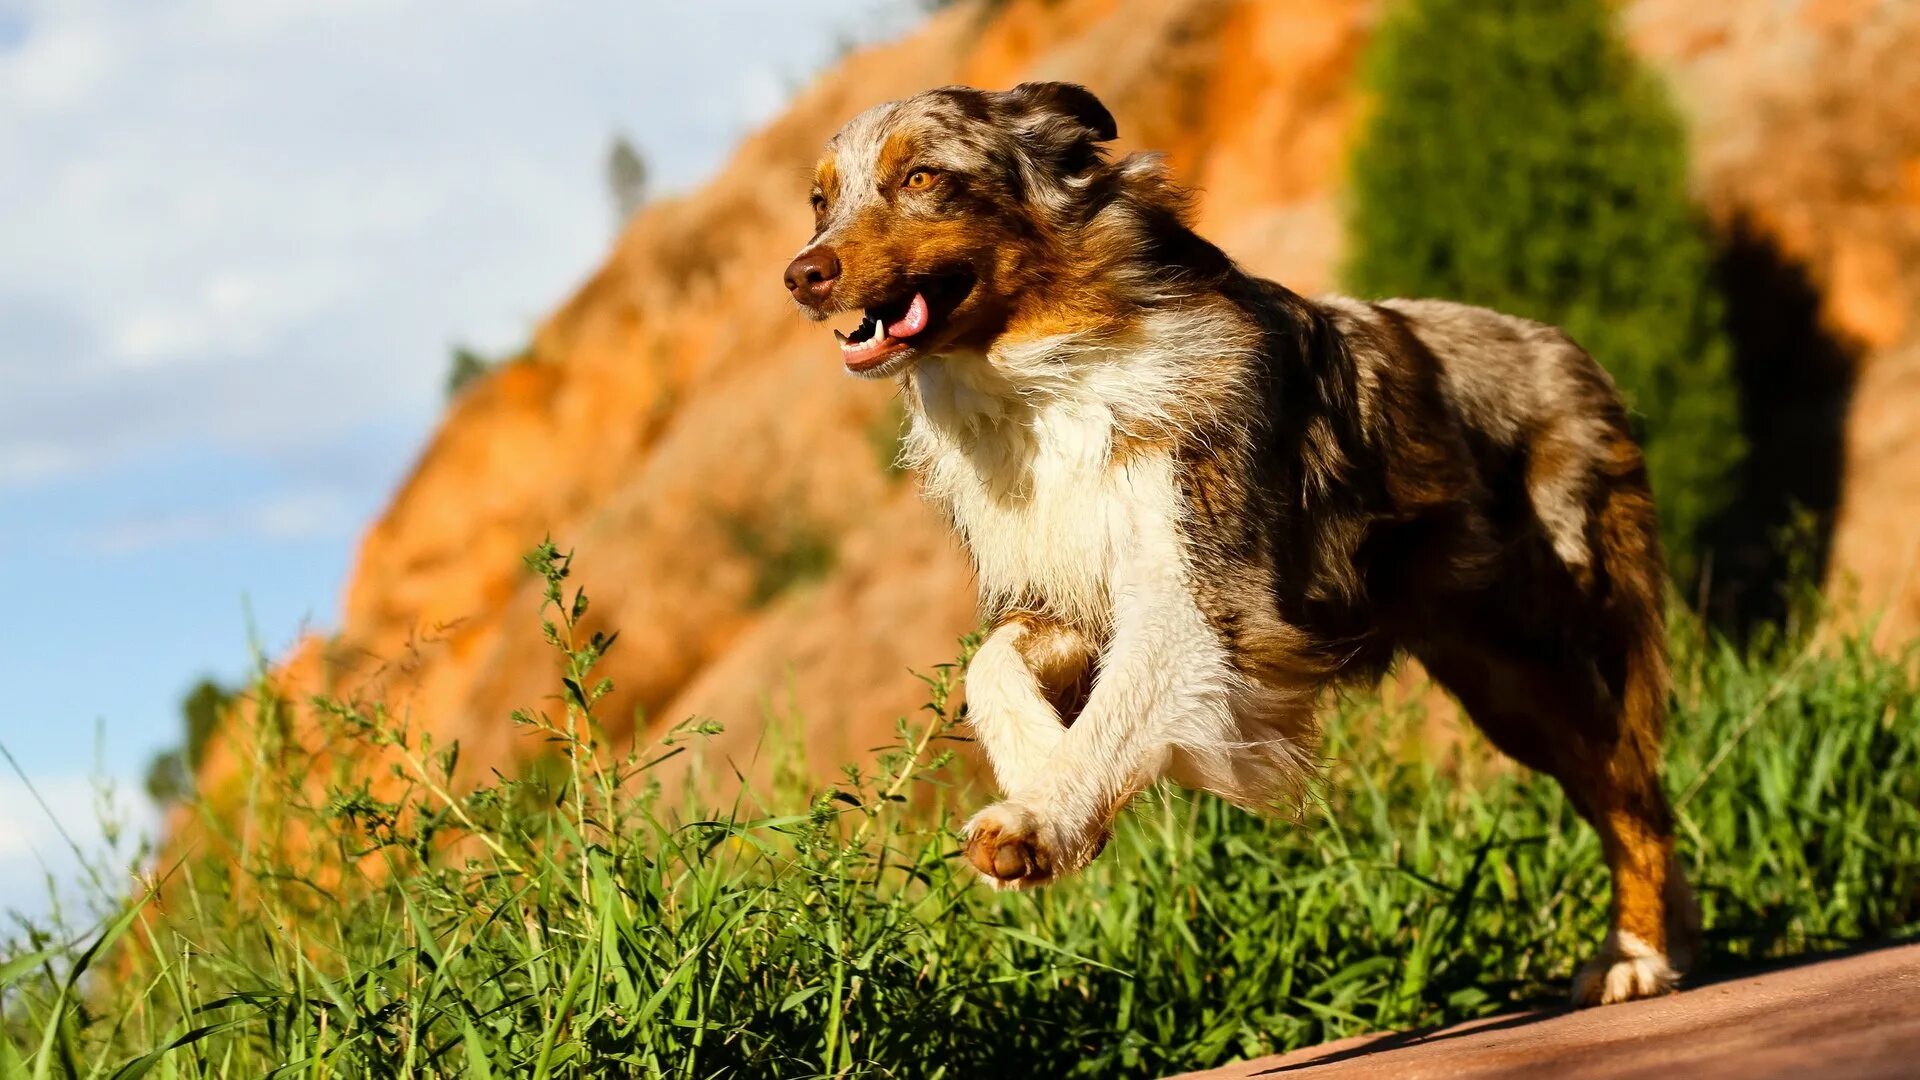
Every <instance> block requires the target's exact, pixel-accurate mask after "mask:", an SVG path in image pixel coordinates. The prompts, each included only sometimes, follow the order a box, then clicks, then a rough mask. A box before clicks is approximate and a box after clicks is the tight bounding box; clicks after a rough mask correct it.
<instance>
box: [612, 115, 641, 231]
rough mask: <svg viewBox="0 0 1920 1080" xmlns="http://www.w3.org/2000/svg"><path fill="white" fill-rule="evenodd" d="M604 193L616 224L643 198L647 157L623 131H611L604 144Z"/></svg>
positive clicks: (639, 206)
mask: <svg viewBox="0 0 1920 1080" xmlns="http://www.w3.org/2000/svg"><path fill="white" fill-rule="evenodd" d="M607 193H608V195H609V196H610V197H611V198H612V199H613V215H614V219H615V223H616V224H617V225H625V224H626V223H627V219H629V218H631V217H633V215H634V213H635V212H636V211H638V210H639V209H640V208H641V207H642V206H644V205H646V202H647V160H646V159H645V158H643V157H641V156H640V151H638V150H636V149H634V148H633V143H632V142H630V141H628V139H627V137H626V136H625V135H615V136H614V137H613V145H612V146H609V147H608V148H607Z"/></svg>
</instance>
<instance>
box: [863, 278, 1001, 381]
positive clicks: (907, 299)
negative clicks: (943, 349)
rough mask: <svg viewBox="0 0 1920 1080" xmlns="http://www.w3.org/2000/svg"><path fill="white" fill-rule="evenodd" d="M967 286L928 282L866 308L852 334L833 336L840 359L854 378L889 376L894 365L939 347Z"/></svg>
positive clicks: (953, 283)
mask: <svg viewBox="0 0 1920 1080" xmlns="http://www.w3.org/2000/svg"><path fill="white" fill-rule="evenodd" d="M969 286H970V283H963V282H931V283H928V284H926V285H924V286H920V287H916V288H914V289H912V290H911V291H910V292H908V293H906V294H905V295H904V296H900V297H896V298H894V299H892V300H889V301H886V302H884V303H879V304H874V305H872V306H870V307H868V308H867V309H866V318H864V319H862V320H861V321H860V325H859V326H856V327H854V329H853V332H852V333H847V334H843V333H841V332H840V331H838V330H835V331H834V332H833V336H834V337H836V338H838V339H839V341H840V359H841V360H842V362H844V363H845V364H846V365H847V370H848V371H851V372H853V373H854V374H856V375H883V374H888V373H890V372H891V371H892V370H894V369H895V368H896V367H897V366H898V365H897V364H896V363H895V361H901V362H904V361H905V360H906V359H907V358H908V357H911V356H916V355H919V354H921V353H923V352H926V351H927V350H928V349H929V348H931V347H933V346H935V345H937V344H939V338H940V336H941V333H942V332H943V331H944V330H945V329H946V322H947V316H948V315H950V314H951V313H952V312H953V308H954V305H955V304H956V303H958V301H959V299H960V298H961V297H964V296H965V294H966V291H967V288H968V287H969Z"/></svg>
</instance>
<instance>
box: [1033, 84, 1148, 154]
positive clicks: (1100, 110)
mask: <svg viewBox="0 0 1920 1080" xmlns="http://www.w3.org/2000/svg"><path fill="white" fill-rule="evenodd" d="M1007 93H1008V95H1009V96H1011V97H1012V98H1013V99H1014V100H1015V101H1016V102H1018V103H1019V104H1020V105H1021V107H1022V108H1023V109H1024V110H1025V111H1028V112H1032V113H1041V114H1048V115H1052V116H1059V117H1064V118H1066V119H1068V120H1071V121H1073V122H1074V123H1076V124H1078V125H1080V126H1081V127H1083V128H1085V129H1086V131H1087V137H1088V138H1090V139H1092V140H1093V141H1094V142H1109V141H1111V140H1113V139H1116V138H1119V136H1120V131H1119V128H1118V127H1117V126H1116V125H1115V124H1114V122H1113V114H1112V113H1110V112H1108V111H1107V107H1106V106H1105V105H1102V104H1100V99H1099V98H1097V97H1094V96H1093V91H1091V90H1089V89H1087V88H1086V87H1084V86H1081V85H1080V84H1079V83H1067V82H1029V83H1021V84H1020V85H1019V86H1016V87H1014V88H1013V89H1012V90H1009V91H1007Z"/></svg>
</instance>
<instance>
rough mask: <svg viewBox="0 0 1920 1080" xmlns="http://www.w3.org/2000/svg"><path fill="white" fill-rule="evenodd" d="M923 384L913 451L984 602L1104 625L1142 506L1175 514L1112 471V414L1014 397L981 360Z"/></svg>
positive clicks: (923, 375) (1038, 396)
mask: <svg viewBox="0 0 1920 1080" xmlns="http://www.w3.org/2000/svg"><path fill="white" fill-rule="evenodd" d="M914 378H915V382H916V389H917V392H918V395H919V398H920V403H921V412H920V415H917V416H915V417H914V423H913V427H912V429H911V431H910V432H909V434H908V455H909V457H910V458H911V459H912V461H913V463H914V464H915V466H916V467H917V468H918V469H919V470H920V473H921V477H922V482H923V483H924V484H925V486H926V490H927V494H928V496H929V497H930V498H933V499H935V500H937V501H939V502H941V503H942V504H944V505H945V506H946V507H947V508H948V510H949V512H950V513H951V514H952V516H953V519H954V524H955V527H956V529H957V530H958V532H959V534H960V538H961V540H962V542H964V543H965V544H966V545H967V547H968V549H969V551H970V552H971V553H972V555H973V559H974V562H975V564H976V565H977V567H978V569H979V577H980V591H981V599H982V600H983V601H984V602H985V603H986V604H987V606H988V607H990V608H992V607H1002V606H1035V605H1037V606H1040V607H1043V608H1044V609H1045V610H1047V611H1048V612H1049V613H1051V614H1054V615H1056V616H1058V617H1061V618H1065V619H1068V620H1070V621H1073V622H1076V623H1078V624H1080V625H1082V626H1085V627H1087V628H1089V629H1099V628H1102V627H1104V626H1105V625H1106V623H1107V621H1108V618H1109V615H1110V612H1111V607H1112V604H1111V598H1110V595H1109V582H1110V581H1111V578H1112V571H1113V567H1114V565H1115V562H1116V560H1118V559H1120V558H1122V557H1124V554H1125V551H1126V548H1127V544H1128V538H1129V537H1130V536H1132V535H1133V534H1134V533H1135V532H1136V528H1137V525H1138V522H1139V515H1140V514H1141V513H1143V512H1146V510H1147V507H1146V506H1145V505H1143V503H1149V502H1150V503H1152V504H1153V506H1154V510H1155V511H1156V512H1159V513H1162V514H1164V512H1165V506H1166V498H1165V493H1163V492H1152V493H1149V492H1145V491H1142V490H1140V489H1139V486H1138V485H1137V484H1134V483H1130V482H1129V481H1130V475H1129V474H1130V472H1131V471H1132V470H1130V469H1128V468H1127V467H1125V466H1121V465H1116V464H1115V463H1114V460H1113V446H1114V434H1115V429H1116V420H1115V417H1114V415H1113V413H1112V411H1111V409H1110V408H1108V407H1107V406H1105V405H1103V404H1101V403H1100V402H1098V401H1097V400H1090V399H1088V398H1085V397H1082V396H1080V395H1071V394H1068V395H1062V394H1055V393H1026V394H1022V393H1018V392H1014V391H1013V390H1012V389H1011V388H1010V387H1008V386H1006V385H1005V384H1004V380H1003V379H1002V377H1001V376H1000V374H999V373H997V372H996V371H995V369H993V368H991V367H989V366H988V365H987V364H986V363H985V362H984V360H982V359H981V358H977V357H953V358H948V359H945V360H940V361H934V362H931V363H925V364H922V365H921V366H920V368H919V369H917V371H916V373H915V375H914Z"/></svg>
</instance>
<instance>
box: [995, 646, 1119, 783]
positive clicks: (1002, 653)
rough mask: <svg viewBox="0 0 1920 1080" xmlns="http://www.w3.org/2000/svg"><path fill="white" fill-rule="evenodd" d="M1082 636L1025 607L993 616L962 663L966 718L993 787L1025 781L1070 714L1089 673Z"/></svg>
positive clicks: (1090, 650)
mask: <svg viewBox="0 0 1920 1080" xmlns="http://www.w3.org/2000/svg"><path fill="white" fill-rule="evenodd" d="M1093 665H1094V647H1093V643H1092V641H1090V640H1089V639H1088V638H1087V637H1086V635H1084V634H1082V633H1081V632H1079V631H1078V630H1075V629H1073V628H1072V627H1069V626H1066V625H1065V624H1062V623H1060V622H1057V621H1054V620H1051V619H1047V618H1045V617H1043V616H1040V615H1036V614H1033V613H1029V612H1015V613H1013V614H1011V615H1008V616H1006V617H1005V618H1003V619H1001V620H1000V622H999V624H998V625H996V626H995V627H994V628H993V632H992V633H990V634H988V635H987V640H986V641H984V642H982V643H981V645H980V648H979V651H977V652H975V653H974V654H973V660H972V662H971V663H969V664H968V665H967V720H968V723H969V725H970V726H971V727H972V728H973V732H974V735H975V736H976V737H977V738H978V739H979V740H980V745H981V746H982V747H983V748H984V749H985V750H986V752H987V760H988V762H990V763H991V764H992V765H993V775H994V778H995V779H997V780H999V781H1000V790H1001V791H1008V792H1010V791H1018V790H1020V789H1022V788H1025V787H1028V786H1029V785H1031V784H1032V783H1033V782H1034V780H1035V779H1036V778H1037V777H1038V776H1039V775H1040V773H1041V772H1042V770H1044V769H1045V768H1046V765H1047V761H1048V760H1049V759H1050V758H1052V756H1053V752H1054V750H1055V749H1056V748H1058V747H1059V745H1060V739H1061V737H1062V736H1063V735H1065V734H1066V731H1067V725H1069V724H1071V723H1072V722H1073V721H1074V720H1075V719H1076V718H1077V717H1078V716H1079V711H1080V708H1081V706H1082V705H1083V704H1084V703H1085V701H1086V694H1087V686H1088V684H1089V683H1090V682H1091V680H1092V677H1093Z"/></svg>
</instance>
